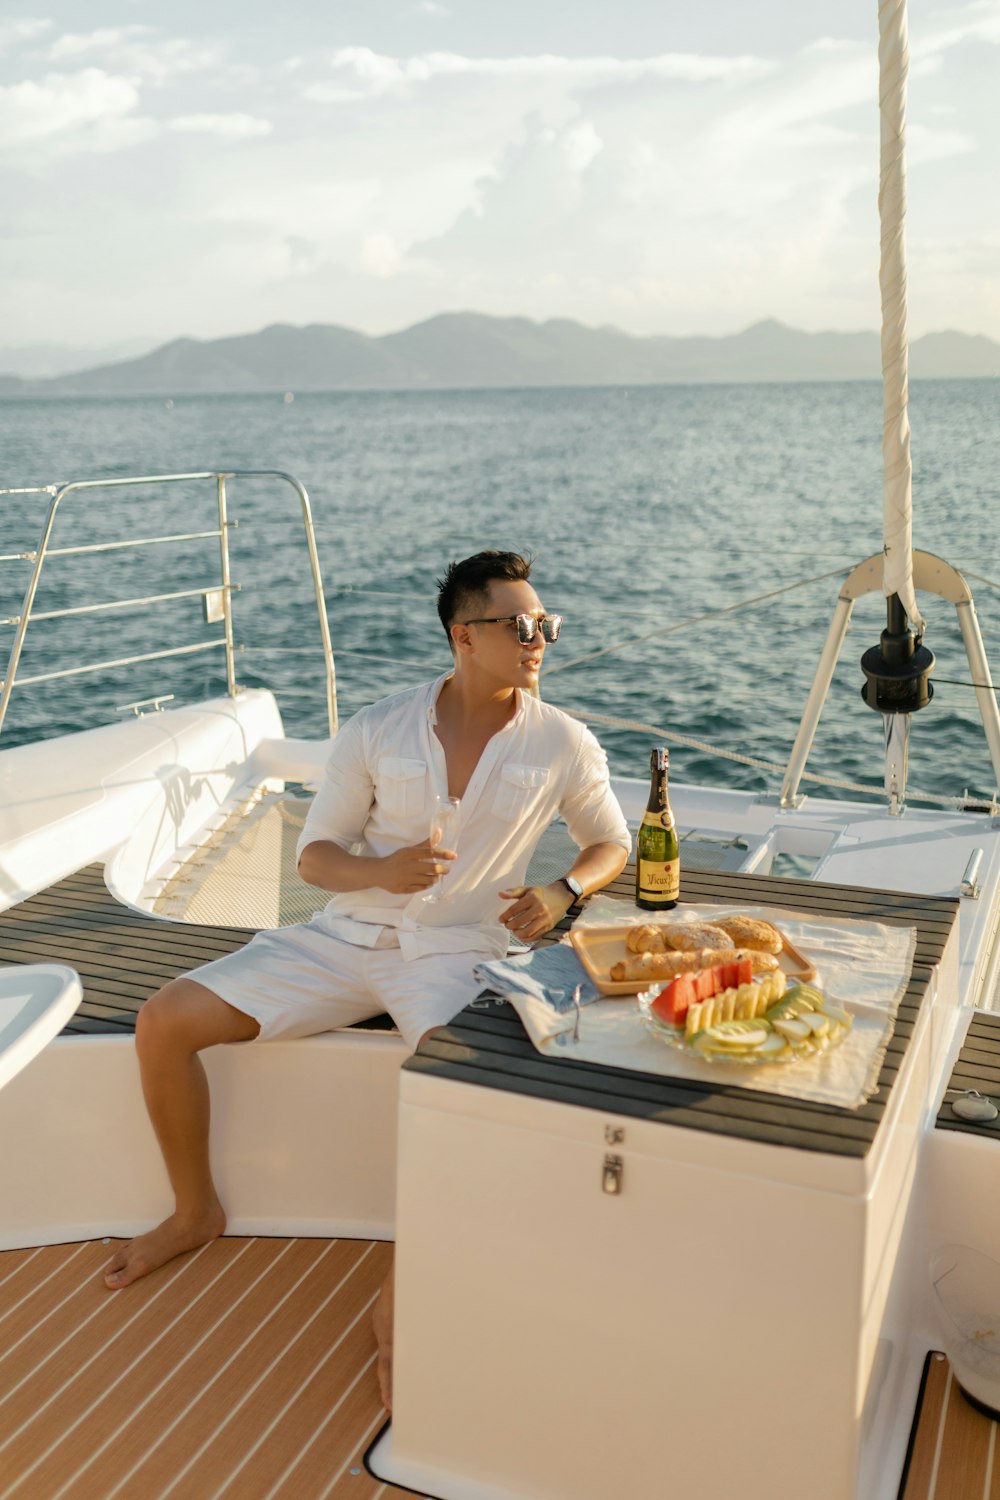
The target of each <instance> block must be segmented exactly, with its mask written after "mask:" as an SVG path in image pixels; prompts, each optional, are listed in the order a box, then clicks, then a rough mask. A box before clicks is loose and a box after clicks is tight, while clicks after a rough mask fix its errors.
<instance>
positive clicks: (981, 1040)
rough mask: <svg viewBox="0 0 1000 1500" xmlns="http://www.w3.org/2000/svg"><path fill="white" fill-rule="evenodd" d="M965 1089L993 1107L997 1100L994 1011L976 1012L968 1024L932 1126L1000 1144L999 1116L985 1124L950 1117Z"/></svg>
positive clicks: (999, 1080) (999, 1045)
mask: <svg viewBox="0 0 1000 1500" xmlns="http://www.w3.org/2000/svg"><path fill="white" fill-rule="evenodd" d="M964 1089H975V1090H976V1091H977V1093H980V1094H986V1095H989V1096H991V1097H992V1099H993V1102H994V1104H995V1103H996V1102H997V1100H998V1099H1000V1015H997V1014H996V1013H995V1012H993V1011H977V1012H976V1014H975V1015H974V1016H973V1017H972V1020H971V1021H970V1022H969V1029H968V1031H967V1032H966V1034H965V1041H964V1043H963V1044H962V1049H961V1051H960V1052H959V1054H958V1057H957V1058H956V1060H955V1066H954V1068H953V1069H952V1074H951V1077H950V1078H949V1079H948V1087H947V1089H946V1090H945V1094H944V1098H943V1099H942V1101H941V1108H940V1109H939V1110H938V1115H937V1120H936V1121H935V1124H936V1126H937V1128H938V1129H940V1130H960V1131H964V1132H967V1133H968V1134H971V1135H978V1136H982V1137H984V1138H985V1139H986V1140H994V1141H1000V1115H998V1117H997V1118H996V1119H995V1120H990V1121H989V1122H987V1123H982V1122H980V1123H976V1122H975V1121H974V1120H960V1119H959V1118H958V1116H957V1115H954V1114H952V1112H951V1101H952V1100H953V1099H954V1098H955V1097H956V1096H957V1095H958V1094H960V1093H961V1092H962V1091H963V1090H964Z"/></svg>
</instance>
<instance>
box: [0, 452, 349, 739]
mask: <svg viewBox="0 0 1000 1500" xmlns="http://www.w3.org/2000/svg"><path fill="white" fill-rule="evenodd" d="M230 479H280V480H281V481H282V482H283V483H285V484H288V485H290V486H291V487H292V489H293V490H294V491H295V493H296V494H297V495H298V498H299V503H300V506H301V509H302V519H303V524H304V526H305V533H306V545H307V548H308V551H309V564H310V570H311V574H312V580H313V590H314V593H315V596H316V606H317V612H318V615H319V629H320V638H321V641H322V648H323V662H324V668H325V676H326V707H327V722H328V724H329V728H330V734H331V735H334V734H336V732H337V680H336V672H335V669H334V662H333V646H332V643H331V640H330V625H329V621H328V619H327V615H326V601H325V599H324V596H323V581H322V577H321V575H320V568H319V555H318V553H317V550H316V531H315V527H314V525H313V517H312V507H311V506H310V503H309V496H308V494H307V493H306V489H305V486H304V485H303V484H302V483H301V482H300V481H299V480H298V479H296V478H295V476H294V475H292V474H286V473H285V472H284V471H282V470H280V469H227V470H225V471H211V470H206V471H199V472H196V473H189V474H147V475H132V476H129V477H127V478H123V479H86V480H73V481H71V482H70V483H68V484H62V485H58V486H57V485H45V486H41V487H38V488H35V489H17V490H0V495H3V494H10V495H14V494H20V495H27V494H49V495H51V496H52V499H51V501H50V503H49V508H48V511H47V513H46V517H45V522H44V525H43V527H42V533H41V538H40V540H39V542H38V544H37V546H36V548H35V550H34V552H28V553H8V554H5V555H4V556H2V557H0V562H9V561H13V560H14V559H15V558H20V559H23V560H25V561H30V562H32V563H33V564H34V566H33V568H32V572H31V578H30V579H29V581H28V585H27V588H26V589H25V593H24V599H23V601H22V604H21V612H20V614H19V615H14V616H11V617H10V619H9V620H7V621H5V622H4V623H7V624H13V625H15V626H16V633H15V636H14V642H13V645H12V646H11V650H10V656H9V659H8V663H7V672H6V675H5V677H4V679H3V681H2V682H0V733H2V732H3V724H4V720H5V718H6V715H7V707H8V704H9V703H10V699H11V695H12V693H13V691H14V687H15V685H16V684H17V682H18V678H17V668H18V664H19V662H20V659H21V652H22V649H23V647H24V640H25V636H26V635H27V631H28V625H29V624H30V622H31V619H32V611H33V607H34V602H35V595H36V593H37V591H38V584H39V581H40V579H41V574H42V568H43V566H44V564H45V561H46V558H47V557H52V556H60V555H65V554H67V553H71V552H73V553H75V552H101V551H110V550H112V549H119V548H122V547H139V546H149V545H151V544H153V543H156V542H168V541H171V542H173V541H177V542H179V541H193V540H196V539H201V538H206V537H211V536H218V538H219V549H220V566H221V580H222V582H221V589H216V588H212V589H195V590H190V591H187V592H190V593H193V594H198V593H200V594H202V595H207V594H209V593H216V592H221V595H222V610H223V617H222V618H223V639H222V640H221V641H207V642H199V643H197V644H195V645H193V646H172V647H169V648H167V649H165V650H162V651H149V652H145V653H142V654H139V655H132V656H126V657H121V658H119V659H117V660H115V661H104V662H92V663H89V664H86V665H83V666H77V667H71V668H67V669H63V670H60V671H57V672H46V673H40V674H39V675H37V676H35V677H31V678H27V679H21V685H22V686H27V685H28V684H30V683H34V682H44V681H50V680H52V679H54V678H57V677H69V676H78V675H80V674H82V673H86V672H95V671H100V670H102V669H105V668H110V667H120V666H130V665H133V664H134V663H136V662H140V661H153V660H159V659H161V658H163V657H168V656H187V655H191V654H193V653H195V652H200V651H208V650H213V649H215V648H217V647H218V646H220V645H222V646H224V647H225V652H226V684H227V690H228V693H229V696H230V697H235V696H236V695H237V694H238V693H239V692H240V691H241V689H240V687H239V685H238V683H237V681H236V663H235V651H236V647H235V645H234V641H233V621H232V591H233V584H232V581H231V578H230V571H229V528H230V525H231V524H232V523H231V522H230V521H229V517H228V510H227V503H228V496H227V490H226V483H227V480H230ZM194 480H214V481H215V484H216V503H217V507H218V515H219V525H218V530H217V531H200V532H187V533H183V534H179V535H171V536H160V537H143V538H136V537H133V538H131V539H126V540H124V541H117V542H108V543H96V544H94V545H90V546H84V547H66V548H50V546H49V543H50V540H51V537H52V528H53V526H54V524H55V518H56V513H57V511H58V509H59V507H60V505H61V504H62V501H63V500H64V499H65V498H66V496H67V495H70V494H73V493H75V492H77V491H83V490H97V489H122V488H125V487H126V486H129V485H151V484H176V483H181V482H191V481H194ZM175 597H178V595H177V594H152V595H148V596H146V597H145V598H141V599H128V600H120V601H115V602H114V603H113V604H95V605H83V606H78V607H77V608H75V609H72V610H53V611H48V612H46V615H45V616H44V617H39V616H36V618H52V617H54V616H56V615H63V614H93V613H97V612H99V611H102V610H106V609H110V608H124V607H126V606H127V605H135V606H138V605H144V604H154V603H158V602H162V601H163V600H165V599H169V598H175Z"/></svg>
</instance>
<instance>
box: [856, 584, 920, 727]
mask: <svg viewBox="0 0 1000 1500" xmlns="http://www.w3.org/2000/svg"><path fill="white" fill-rule="evenodd" d="M886 615H887V622H886V628H885V629H884V630H883V632H882V635H881V639H880V644H879V645H877V646H872V647H871V648H870V649H869V650H868V651H866V652H865V654H864V656H863V657H862V658H861V670H862V671H863V672H864V674H865V676H866V677H867V679H868V681H867V682H866V683H865V685H864V687H863V688H862V689H861V696H862V698H863V699H864V700H865V702H866V703H867V704H868V707H869V708H874V709H876V710H877V711H878V712H879V713H880V714H915V713H916V712H917V711H918V710H919V709H921V708H926V707H927V705H928V703H929V702H930V701H931V699H932V698H933V696H934V689H933V687H932V686H931V683H930V675H931V673H932V672H933V670H934V653H933V652H932V651H928V649H927V647H926V646H924V645H922V644H921V637H920V636H918V635H914V633H913V631H912V630H911V629H910V627H909V625H908V623H907V619H906V611H905V610H904V608H903V606H902V604H901V603H900V599H899V595H898V594H890V595H889V597H888V599H887V600H886Z"/></svg>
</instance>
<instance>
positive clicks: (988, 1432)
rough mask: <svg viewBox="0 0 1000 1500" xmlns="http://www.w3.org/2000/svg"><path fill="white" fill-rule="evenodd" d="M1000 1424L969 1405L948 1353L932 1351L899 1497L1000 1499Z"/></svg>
mask: <svg viewBox="0 0 1000 1500" xmlns="http://www.w3.org/2000/svg"><path fill="white" fill-rule="evenodd" d="M996 1447H997V1423H996V1422H991V1421H990V1420H989V1418H988V1417H984V1416H983V1415H982V1413H981V1412H978V1411H976V1410H975V1408H974V1407H972V1406H970V1405H969V1403H968V1401H966V1399H965V1397H964V1396H963V1395H962V1393H961V1391H960V1390H959V1388H958V1385H957V1384H956V1382H955V1379H954V1376H953V1375H952V1372H951V1366H950V1365H949V1363H948V1361H947V1360H946V1359H945V1357H944V1355H943V1354H929V1355H928V1356H927V1368H926V1370H925V1372H924V1383H923V1386H922V1388H921V1393H920V1401H919V1403H918V1405H917V1413H916V1417H915V1420H914V1433H913V1438H912V1441H911V1447H910V1460H909V1467H908V1469H907V1472H906V1476H905V1479H904V1481H903V1484H902V1486H901V1488H900V1492H899V1500H1000V1454H997V1452H996Z"/></svg>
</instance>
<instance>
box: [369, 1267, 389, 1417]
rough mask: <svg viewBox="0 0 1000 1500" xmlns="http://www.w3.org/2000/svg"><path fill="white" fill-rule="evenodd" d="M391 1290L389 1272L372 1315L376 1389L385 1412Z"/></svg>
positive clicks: (387, 1383) (387, 1409) (386, 1404)
mask: <svg viewBox="0 0 1000 1500" xmlns="http://www.w3.org/2000/svg"><path fill="white" fill-rule="evenodd" d="M392 1290H393V1289H392V1272H391V1271H390V1273H389V1277H388V1279H387V1281H386V1284H385V1286H383V1288H382V1290H381V1292H380V1293H379V1299H378V1301H377V1302H376V1304H375V1310H374V1312H373V1313H372V1327H373V1328H374V1330H375V1342H376V1343H377V1344H378V1365H377V1366H376V1368H377V1370H378V1388H379V1392H380V1394H381V1396H382V1405H383V1406H384V1407H385V1409H386V1411H392Z"/></svg>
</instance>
